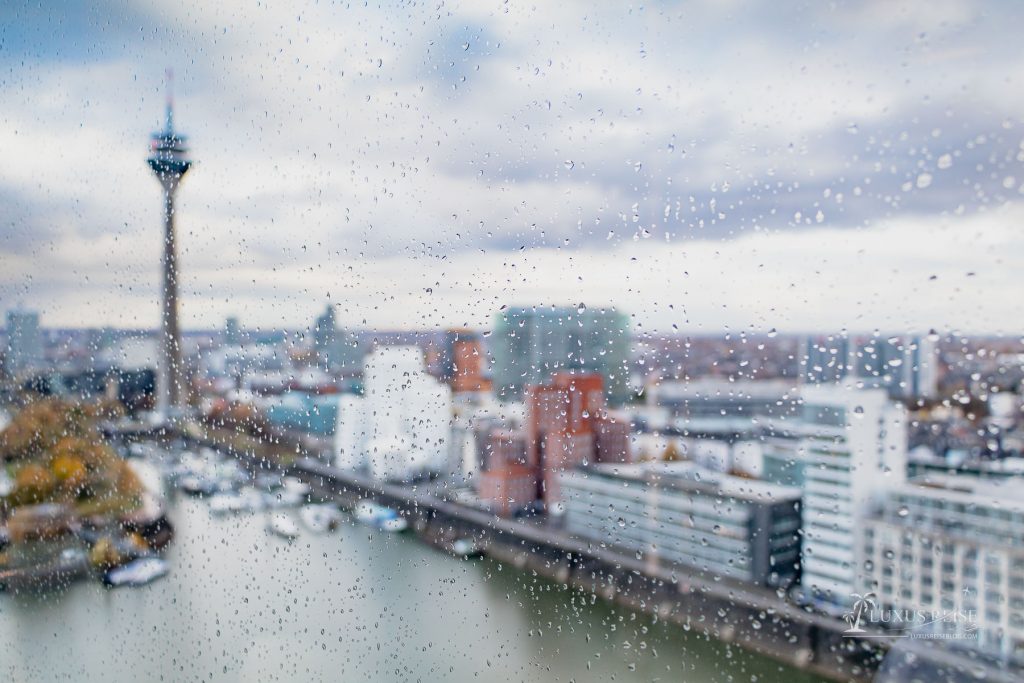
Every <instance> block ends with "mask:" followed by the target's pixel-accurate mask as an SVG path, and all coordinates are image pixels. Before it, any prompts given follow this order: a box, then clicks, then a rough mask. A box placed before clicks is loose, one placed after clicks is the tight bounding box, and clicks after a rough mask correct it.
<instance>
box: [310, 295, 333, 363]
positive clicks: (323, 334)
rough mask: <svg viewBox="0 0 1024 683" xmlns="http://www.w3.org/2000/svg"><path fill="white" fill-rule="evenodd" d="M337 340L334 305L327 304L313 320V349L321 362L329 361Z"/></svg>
mask: <svg viewBox="0 0 1024 683" xmlns="http://www.w3.org/2000/svg"><path fill="white" fill-rule="evenodd" d="M337 341H338V328H337V324H336V323H335V320H334V306H332V305H330V304H327V307H326V308H325V309H324V312H323V314H321V315H318V316H317V317H316V320H314V321H313V351H314V352H315V353H316V356H317V360H318V361H320V362H321V363H325V364H327V363H330V362H331V356H332V355H333V353H334V351H335V348H334V347H335V345H336V344H337Z"/></svg>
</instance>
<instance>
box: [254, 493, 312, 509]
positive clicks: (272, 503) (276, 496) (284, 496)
mask: <svg viewBox="0 0 1024 683" xmlns="http://www.w3.org/2000/svg"><path fill="white" fill-rule="evenodd" d="M263 502H264V505H265V506H266V507H268V508H272V509H273V508H293V507H297V506H299V505H302V504H303V503H305V502H306V496H305V495H303V494H301V493H299V492H298V491H290V490H288V489H278V490H277V491H274V492H272V493H264V494H263Z"/></svg>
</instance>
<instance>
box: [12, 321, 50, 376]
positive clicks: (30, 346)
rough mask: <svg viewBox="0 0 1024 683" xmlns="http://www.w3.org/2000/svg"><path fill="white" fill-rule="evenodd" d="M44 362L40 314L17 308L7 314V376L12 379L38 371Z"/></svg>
mask: <svg viewBox="0 0 1024 683" xmlns="http://www.w3.org/2000/svg"><path fill="white" fill-rule="evenodd" d="M42 361H43V335H42V333H41V332H40V330H39V314H38V313H37V312H35V311H27V310H25V309H23V308H20V307H19V308H16V309H14V310H13V311H8V312H7V354H6V361H5V363H6V368H7V374H8V375H10V376H12V377H17V376H18V375H20V374H22V373H24V372H26V371H30V370H34V369H37V368H38V367H39V366H40V365H41V364H42Z"/></svg>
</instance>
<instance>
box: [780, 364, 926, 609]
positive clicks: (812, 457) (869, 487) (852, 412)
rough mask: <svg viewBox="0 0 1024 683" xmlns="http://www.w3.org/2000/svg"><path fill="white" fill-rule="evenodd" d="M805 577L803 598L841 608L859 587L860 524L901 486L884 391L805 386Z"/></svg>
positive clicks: (890, 407)
mask: <svg viewBox="0 0 1024 683" xmlns="http://www.w3.org/2000/svg"><path fill="white" fill-rule="evenodd" d="M801 394H802V395H803V400H804V405H803V416H802V421H801V422H802V429H803V430H804V432H803V438H802V440H801V443H800V449H801V451H802V452H803V496H804V499H803V530H804V541H803V561H802V571H803V577H802V579H801V583H802V585H803V588H804V592H805V594H807V595H808V596H810V597H812V598H813V599H815V600H819V601H822V602H826V603H832V604H838V605H845V604H848V603H849V601H850V600H851V595H852V594H853V593H854V592H855V591H856V590H857V588H858V587H859V582H858V580H857V579H858V571H860V569H861V567H860V563H859V560H860V559H861V558H860V548H861V540H862V533H863V520H864V518H865V516H866V514H867V512H868V510H869V508H870V507H871V505H872V504H873V503H874V502H876V501H878V500H880V499H881V498H882V497H883V496H884V495H885V494H886V491H887V490H888V489H891V488H893V487H895V486H898V485H900V484H902V483H904V482H905V481H906V467H907V429H906V415H905V410H904V409H903V407H902V406H901V405H899V404H897V403H894V402H892V401H890V400H889V397H888V394H887V393H886V392H885V391H883V390H882V389H858V388H856V387H855V386H854V385H853V384H852V383H842V384H832V385H817V386H805V387H804V388H803V390H802V391H801Z"/></svg>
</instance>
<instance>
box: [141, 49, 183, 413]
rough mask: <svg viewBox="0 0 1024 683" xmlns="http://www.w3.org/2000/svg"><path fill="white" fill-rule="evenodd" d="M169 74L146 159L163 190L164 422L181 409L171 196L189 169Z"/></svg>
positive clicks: (159, 397)
mask: <svg viewBox="0 0 1024 683" xmlns="http://www.w3.org/2000/svg"><path fill="white" fill-rule="evenodd" d="M171 79H172V74H171V70H170V69H168V70H167V121H166V123H165V124H164V129H163V130H162V131H160V132H157V133H153V136H152V137H151V138H150V144H149V149H150V155H149V158H148V159H147V160H146V161H148V162H149V167H150V168H152V169H153V172H154V173H156V177H157V179H158V180H159V181H160V185H161V186H163V188H164V206H163V214H164V253H163V258H162V259H161V265H162V266H163V309H162V316H161V319H160V359H159V361H158V364H157V377H156V408H157V412H158V414H159V415H161V416H162V417H163V418H164V419H167V418H169V417H171V416H172V415H174V414H177V413H180V412H181V411H182V409H183V408H184V401H183V400H182V398H183V395H184V388H185V385H184V383H183V376H182V374H183V373H182V367H181V331H180V330H179V328H178V256H177V250H176V247H175V235H174V195H175V193H176V192H177V190H178V183H179V182H181V178H182V176H184V175H185V174H186V173H187V172H188V169H189V168H191V167H192V160H191V159H190V158H189V154H188V146H187V145H186V144H185V141H186V138H185V136H183V135H181V134H179V133H175V132H174V98H173V93H172V87H171Z"/></svg>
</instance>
